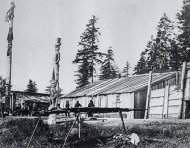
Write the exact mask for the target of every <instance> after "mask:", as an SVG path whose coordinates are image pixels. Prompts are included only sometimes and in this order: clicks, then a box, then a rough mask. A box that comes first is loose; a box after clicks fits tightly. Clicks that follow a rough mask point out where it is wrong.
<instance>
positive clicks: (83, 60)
mask: <svg viewBox="0 0 190 148" xmlns="http://www.w3.org/2000/svg"><path fill="white" fill-rule="evenodd" d="M97 20H98V18H96V17H95V16H92V19H90V20H89V22H88V24H87V25H86V26H87V28H86V30H85V31H84V32H83V33H82V35H81V36H80V39H81V41H80V42H79V43H78V46H79V47H80V49H78V52H77V54H76V58H75V59H74V61H73V63H74V64H79V66H78V71H76V73H77V74H76V75H75V76H77V77H78V79H77V80H76V83H77V85H78V87H82V86H85V85H87V84H89V83H90V79H91V82H93V81H94V80H93V78H94V73H95V65H96V64H100V63H101V62H102V61H101V58H102V56H103V53H101V52H99V51H98V50H99V48H98V42H99V40H98V36H99V35H100V32H99V28H97V27H96V23H97Z"/></svg>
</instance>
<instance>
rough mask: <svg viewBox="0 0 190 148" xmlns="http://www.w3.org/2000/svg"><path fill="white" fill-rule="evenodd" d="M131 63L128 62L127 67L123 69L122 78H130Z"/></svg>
mask: <svg viewBox="0 0 190 148" xmlns="http://www.w3.org/2000/svg"><path fill="white" fill-rule="evenodd" d="M129 68H130V66H129V62H128V61H127V62H126V64H125V67H124V68H123V71H122V76H123V77H128V76H129Z"/></svg>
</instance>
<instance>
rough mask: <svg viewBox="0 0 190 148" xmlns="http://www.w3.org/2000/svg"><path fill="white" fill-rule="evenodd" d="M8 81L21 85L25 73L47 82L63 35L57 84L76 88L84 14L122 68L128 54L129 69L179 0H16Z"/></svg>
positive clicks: (4, 4)
mask: <svg viewBox="0 0 190 148" xmlns="http://www.w3.org/2000/svg"><path fill="white" fill-rule="evenodd" d="M14 2H15V5H16V8H15V17H14V29H13V33H14V40H13V63H12V85H13V90H15V89H16V90H20V91H22V90H25V89H26V86H27V84H28V81H29V79H32V80H34V81H36V83H37V87H38V89H39V92H44V90H45V88H46V86H48V85H50V82H49V81H50V79H51V75H52V69H53V65H52V63H53V56H54V51H55V48H54V45H55V42H56V37H61V38H62V45H61V50H60V52H61V62H60V87H61V88H62V89H63V93H68V92H70V91H72V90H74V89H75V87H76V85H75V81H74V80H75V79H76V77H74V71H76V70H77V66H76V65H74V64H72V61H73V60H74V58H75V55H76V53H77V49H78V47H77V43H78V42H79V41H80V35H81V34H82V33H83V32H84V30H85V28H86V24H87V23H88V20H89V19H90V18H92V15H95V16H96V17H98V18H99V20H98V22H97V27H100V32H101V34H102V35H101V36H100V43H99V47H100V51H102V52H106V51H107V49H108V47H109V46H112V49H113V51H114V55H115V61H116V63H117V65H118V66H119V68H120V69H121V70H122V69H123V67H124V66H125V63H126V61H127V60H128V61H129V63H130V65H131V71H132V70H133V68H134V65H136V63H137V61H138V60H139V57H140V53H141V51H142V50H144V48H145V47H146V44H147V42H148V41H149V40H150V38H151V35H152V34H153V35H154V34H155V33H156V26H157V24H158V22H159V19H160V18H161V16H162V15H163V13H164V12H165V13H166V14H167V15H168V16H169V17H170V18H171V19H175V15H176V13H177V12H178V11H180V10H181V6H182V0H175V1H174V0H15V1H14ZM9 3H10V1H9V0H0V50H1V51H0V75H2V76H3V77H6V75H7V59H6V52H7V40H6V39H7V33H8V24H7V23H5V22H4V18H5V14H6V12H7V10H8V9H9Z"/></svg>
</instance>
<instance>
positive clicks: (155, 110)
mask: <svg viewBox="0 0 190 148" xmlns="http://www.w3.org/2000/svg"><path fill="white" fill-rule="evenodd" d="M181 98H182V92H181V90H180V89H178V87H177V86H176V85H173V86H170V87H169V86H167V87H165V88H164V89H158V90H153V91H151V100H150V110H149V118H177V117H178V114H179V105H180V99H181Z"/></svg>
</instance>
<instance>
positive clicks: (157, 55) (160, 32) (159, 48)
mask: <svg viewBox="0 0 190 148" xmlns="http://www.w3.org/2000/svg"><path fill="white" fill-rule="evenodd" d="M174 37H175V34H174V25H173V22H172V21H171V20H170V19H169V18H168V17H167V15H166V14H165V13H164V14H163V16H162V17H161V19H160V21H159V23H158V26H157V35H156V37H155V38H153V36H152V37H151V40H150V41H149V42H148V44H147V47H146V49H145V50H144V51H143V54H141V57H140V60H139V61H138V63H137V65H136V67H135V69H134V71H135V74H142V73H147V72H148V71H149V70H156V71H166V70H170V69H175V68H173V67H172V66H174V65H173V64H172V61H171V60H174V57H176V54H175V49H176V48H174V47H173V46H174Z"/></svg>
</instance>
